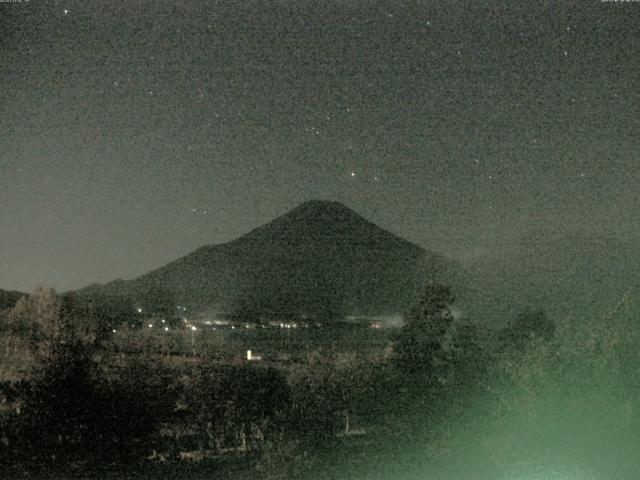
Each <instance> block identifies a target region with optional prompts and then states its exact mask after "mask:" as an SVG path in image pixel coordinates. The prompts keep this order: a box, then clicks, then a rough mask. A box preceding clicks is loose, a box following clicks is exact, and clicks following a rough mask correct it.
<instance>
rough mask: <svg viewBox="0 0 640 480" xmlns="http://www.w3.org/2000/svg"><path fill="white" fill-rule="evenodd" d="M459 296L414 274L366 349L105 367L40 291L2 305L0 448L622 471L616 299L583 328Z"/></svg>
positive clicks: (249, 469)
mask: <svg viewBox="0 0 640 480" xmlns="http://www.w3.org/2000/svg"><path fill="white" fill-rule="evenodd" d="M453 303H454V296H453V293H452V291H451V289H450V288H449V287H447V286H443V285H439V284H429V285H427V286H425V287H424V289H423V290H422V291H421V294H420V295H419V297H418V298H417V299H416V302H415V304H414V305H413V307H412V308H411V309H410V310H409V312H407V315H406V322H405V326H404V327H403V328H402V329H400V330H399V332H398V334H397V336H396V338H395V339H394V341H392V342H391V343H390V344H389V345H388V347H387V349H386V350H385V351H384V352H379V354H376V355H373V354H371V355H369V354H367V352H364V353H363V352H362V349H361V348H360V349H359V350H358V351H354V352H353V353H345V352H336V351H330V350H324V351H315V352H311V353H310V354H309V355H308V357H307V359H306V361H305V362H295V363H293V364H290V365H287V367H286V368H282V369H276V368H272V367H267V366H263V365H259V364H245V365H220V364H219V363H216V362H215V361H213V359H209V358H206V357H205V358H203V359H201V361H199V362H197V363H193V364H184V365H181V366H171V365H166V364H162V363H161V362H158V360H157V358H156V357H153V356H145V355H139V356H136V357H132V358H126V359H124V360H123V362H122V363H121V364H119V365H118V366H117V368H107V365H106V362H105V357H104V355H105V352H104V350H103V349H102V348H101V345H102V344H101V342H103V340H104V338H105V336H104V335H103V334H102V331H103V329H102V327H101V326H100V325H99V322H97V318H98V317H97V316H96V314H95V313H96V312H95V309H94V308H93V307H92V306H91V305H88V304H85V303H83V302H82V301H78V298H77V297H73V296H67V297H58V296H55V295H53V294H52V293H51V292H49V293H47V292H38V293H37V294H36V295H34V296H32V297H31V298H30V299H27V300H25V301H23V302H22V303H20V302H19V304H18V305H16V307H15V308H14V309H13V310H12V311H11V312H10V314H5V315H3V317H2V322H3V329H4V332H5V333H4V335H5V336H11V335H14V336H21V338H23V339H26V341H25V343H23V344H22V345H24V346H25V348H29V349H30V355H31V356H32V359H33V362H32V366H31V368H32V371H31V375H30V377H29V379H28V380H26V381H21V382H11V383H9V382H7V383H5V384H4V385H2V386H1V387H0V406H2V410H0V461H1V462H2V464H3V465H4V469H5V470H7V471H9V472H10V473H11V472H12V473H11V474H14V475H15V474H16V472H21V471H31V470H32V469H34V468H47V469H50V468H63V467H64V468H68V466H69V465H76V466H77V468H78V469H79V470H87V469H89V470H90V469H91V468H94V467H95V468H98V466H102V467H104V465H121V466H125V465H134V464H148V463H149V462H159V463H165V464H180V463H181V462H182V461H184V460H198V461H202V462H203V463H204V464H209V465H211V468H214V469H219V471H220V473H221V474H222V473H224V469H228V468H231V467H230V466H229V463H228V459H238V465H241V468H242V469H243V471H245V473H247V474H251V475H253V476H256V475H257V477H258V478H312V477H314V476H317V477H318V478H323V477H324V478H326V475H329V476H333V477H334V478H335V477H338V478H351V477H352V476H357V475H360V476H362V475H365V476H366V478H390V476H396V477H397V476H399V475H400V476H401V478H413V476H412V475H415V478H424V476H425V475H426V473H425V472H428V475H429V476H430V477H431V478H438V475H439V474H440V475H442V478H452V475H453V476H454V477H455V478H458V479H464V478H469V479H471V478H485V477H486V478H495V476H496V475H501V474H504V472H505V471H507V470H509V469H515V470H513V471H514V472H516V473H517V472H518V468H520V467H519V466H522V465H532V464H535V463H536V462H538V463H540V464H548V465H551V464H553V465H559V464H562V463H563V462H564V463H567V462H569V463H571V462H573V463H571V464H572V465H579V466H580V468H581V469H586V470H591V471H596V472H598V473H600V474H606V475H609V476H610V475H612V474H613V473H615V475H616V478H632V477H626V476H625V475H626V474H630V472H632V471H635V470H634V469H635V468H636V467H638V466H640V465H636V464H635V463H637V462H635V461H633V460H630V459H634V458H636V457H635V456H633V455H629V456H624V455H623V456H622V457H621V455H620V452H623V454H624V453H625V448H627V446H633V445H638V444H640V435H639V434H637V433H636V432H638V431H640V428H637V427H640V422H639V420H640V417H639V416H638V412H639V411H640V401H638V400H637V399H638V398H640V395H639V394H640V374H639V373H637V372H639V371H640V369H638V368H637V367H638V366H640V358H639V356H638V355H639V354H638V351H639V350H638V349H637V346H638V343H639V342H638V341H637V337H636V336H635V331H634V327H633V325H632V324H629V323H628V322H626V323H625V321H623V320H624V319H621V318H617V317H616V315H615V312H613V313H612V315H611V316H610V317H608V318H606V319H604V320H605V321H604V322H602V324H597V325H583V326H582V328H581V329H576V328H574V327H575V325H576V324H575V323H571V322H557V321H554V320H553V319H550V318H548V316H547V315H546V314H545V312H544V310H541V309H538V310H523V311H522V312H521V313H520V314H518V315H516V316H515V317H514V318H513V320H512V322H510V324H508V325H507V326H505V327H504V328H501V329H498V330H495V331H491V330H486V329H483V328H482V327H481V325H480V324H478V323H471V322H470V321H462V320H460V319H456V318H454V316H453V315H452V313H451V306H452V304H453ZM358 439H361V440H358ZM614 447H615V448H614ZM629 448H630V447H629ZM220 458H225V459H227V460H225V461H226V462H227V463H224V462H223V463H220ZM595 459H597V460H595ZM207 462H208V463H207ZM212 462H213V463H212ZM216 462H217V463H216ZM554 468H555V467H554ZM576 468H577V467H576ZM394 469H397V470H394ZM327 471H333V473H331V472H330V473H327ZM509 471H511V470H509ZM398 472H402V473H398ZM238 475H239V474H238V473H237V472H236V476H235V477H234V478H239V477H238ZM314 478H315V477H314ZM611 478H612V477H611Z"/></svg>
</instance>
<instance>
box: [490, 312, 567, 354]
mask: <svg viewBox="0 0 640 480" xmlns="http://www.w3.org/2000/svg"><path fill="white" fill-rule="evenodd" d="M555 331H556V324H555V323H554V321H553V320H551V319H550V318H549V317H548V316H547V314H546V313H545V311H544V310H543V309H542V308H538V309H536V310H532V309H530V308H525V309H524V310H522V311H521V312H520V313H519V314H518V315H517V316H516V317H515V318H514V319H513V320H512V321H511V322H510V323H509V325H507V327H505V328H503V329H502V330H501V331H500V332H499V333H498V344H499V347H500V348H501V349H502V350H505V349H507V350H508V349H514V350H522V349H523V348H526V347H527V345H528V344H530V343H531V342H532V341H534V340H541V341H543V342H547V341H549V340H551V339H552V338H553V337H554V335H555Z"/></svg>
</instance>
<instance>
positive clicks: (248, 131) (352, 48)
mask: <svg viewBox="0 0 640 480" xmlns="http://www.w3.org/2000/svg"><path fill="white" fill-rule="evenodd" d="M639 34H640V2H602V1H600V0H580V1H573V2H567V1H562V0H554V1H535V0H527V1H506V0H505V1H497V0H485V1H480V0H476V1H472V0H465V1H455V0H447V1H431V2H427V1H425V2H402V1H379V2H373V1H355V0H343V1H320V2H311V1H305V0H295V1H293V0H291V1H284V0H282V1H278V2H266V1H265V2H254V1H249V0H242V1H238V0H234V1H230V2H225V1H208V2H204V1H198V0H195V1H193V0H190V1H180V0H175V1H138V0H135V1H117V2H115V1H87V0H84V1H79V2H73V1H56V2H44V1H39V0H30V1H28V2H27V1H26V0H22V2H15V1H14V2H12V3H6V2H5V3H0V288H3V289H20V290H26V291H30V290H32V289H33V288H35V287H36V286H39V285H45V286H52V287H55V288H57V289H59V290H66V289H70V288H78V287H81V286H85V285H87V284H90V283H93V282H105V281H110V280H113V279H115V278H132V277H134V276H137V275H140V274H142V273H145V272H147V271H149V270H151V269H153V268H156V267H159V266H161V265H163V264H165V263H167V262H169V261H171V260H174V259H176V258H178V257H180V256H182V255H185V254H187V253H189V252H191V251H192V250H194V249H195V248H197V247H199V246H202V245H205V244H212V243H221V242H225V241H229V240H232V239H234V238H236V237H238V236H240V235H242V234H244V233H246V232H248V231H249V230H251V229H252V228H255V227H257V226H259V225H260V224H263V223H265V222H267V221H269V220H271V219H273V218H274V217H276V216H278V215H281V214H283V213H285V212H287V211H288V210H290V209H292V208H294V207H295V206H297V205H298V204H299V203H301V202H303V201H305V200H308V199H327V200H337V201H340V202H343V203H345V204H346V205H347V206H349V207H351V208H352V209H354V210H355V211H357V212H358V213H360V214H361V215H363V216H365V217H366V218H368V219H369V220H371V221H373V222H375V223H377V224H378V225H380V226H382V227H384V228H386V229H388V230H391V231H392V232H394V233H396V234H399V235H401V236H403V237H405V238H407V239H408V240H411V241H414V242H416V243H418V244H419V245H421V246H424V247H426V248H430V249H433V250H436V251H440V252H444V253H447V254H449V255H452V256H454V257H456V258H460V259H464V258H471V257H474V256H477V255H481V254H484V253H491V254H496V253H499V252H500V251H501V249H506V248H508V246H509V245H510V244H512V243H513V242H514V239H516V238H518V237H519V236H521V235H527V233H528V232H532V231H537V232H540V231H572V232H573V231H578V232H596V233H598V234H603V235H611V236H615V237H620V238H624V239H626V240H629V241H631V240H630V239H635V238H640V234H639V233H638V232H639V231H640V228H637V229H636V227H635V225H634V223H636V224H637V223H638V222H634V220H635V216H636V213H635V212H637V211H638V209H639V208H640V196H639V193H638V192H640V190H639V189H638V181H639V180H640V130H639V127H640V106H639V103H640V43H639V42H638V38H640V36H639Z"/></svg>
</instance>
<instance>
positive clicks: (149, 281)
mask: <svg viewBox="0 0 640 480" xmlns="http://www.w3.org/2000/svg"><path fill="white" fill-rule="evenodd" d="M452 270H454V267H453V265H452V263H451V262H449V261H448V260H447V259H445V258H444V257H441V256H439V255H436V254H434V253H432V252H428V251H425V250H424V249H422V248H420V247H418V246H417V245H415V244H413V243H411V242H408V241H406V240H404V239H402V238H400V237H398V236H396V235H394V234H392V233H390V232H387V231H386V230H383V229H382V228H380V227H378V226H376V225H375V224H373V223H371V222H369V221H367V220H365V219H364V218H362V217H361V216H360V215H358V214H357V213H355V212H354V211H352V210H350V209H349V208H347V207H346V206H344V205H342V204H340V203H338V202H328V201H309V202H306V203H303V204H302V205H300V206H298V207H296V208H294V209H293V210H291V211H290V212H288V213H286V214H285V215H283V216H281V217H279V218H276V219H275V220H273V221H271V222H269V223H267V224H265V225H263V226H261V227H259V228H256V229H255V230H253V231H251V232H249V233H247V234H246V235H243V236H242V237H240V238H238V239H236V240H234V241H231V242H229V243H225V244H220V245H209V246H205V247H201V248H199V249H197V250H196V251H194V252H193V253H191V254H189V255H187V256H185V257H182V258H180V259H178V260H175V261H174V262H171V263H169V264H168V265H166V266H164V267H161V268H158V269H157V270H154V271H152V272H149V273H147V274H145V275H143V276H141V277H139V278H136V279H134V280H129V281H123V280H117V281H115V282H111V283H109V284H106V285H103V286H100V285H92V286H90V287H87V288H85V289H83V290H81V291H80V293H81V294H85V295H91V294H92V295H98V294H99V295H107V296H118V297H123V298H130V299H135V301H136V302H138V303H139V304H140V303H144V304H145V305H148V306H149V308H151V309H153V310H156V311H157V310H158V309H159V307H161V308H167V307H168V306H167V304H173V303H176V304H178V305H183V304H184V305H189V306H190V307H192V308H193V307H195V308H199V309H205V308H207V309H210V310H214V311H217V312H222V313H226V314H231V315H232V316H237V317H242V318H251V319H256V318H258V317H263V318H285V317H290V318H300V317H305V316H306V317H310V318H318V319H329V318H340V317H344V316H345V315H350V314H354V315H355V314H357V315H371V314H377V315H380V314H383V315H384V314H394V313H401V312H404V311H405V309H406V308H407V306H408V305H409V304H410V303H411V301H412V300H413V298H414V295H415V291H416V289H417V288H419V287H420V286H421V285H423V284H424V283H425V282H426V281H427V280H429V279H438V278H442V277H443V276H444V277H446V276H447V275H448V274H450V272H451V271H452ZM162 304H164V305H162Z"/></svg>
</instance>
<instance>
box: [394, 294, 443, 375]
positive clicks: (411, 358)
mask: <svg viewBox="0 0 640 480" xmlns="http://www.w3.org/2000/svg"><path fill="white" fill-rule="evenodd" d="M453 301H454V296H453V294H452V293H451V287H449V286H446V285H441V284H438V283H428V284H427V285H426V286H425V287H424V289H423V290H422V292H421V293H420V294H419V296H418V298H417V300H416V302H415V304H414V305H413V306H412V307H411V309H410V310H409V312H408V313H407V315H406V317H405V318H406V320H405V325H404V326H403V327H402V330H401V333H400V337H399V340H398V343H397V347H396V353H397V354H398V362H399V366H400V368H401V369H402V370H404V371H405V372H407V373H426V374H427V375H428V376H430V377H431V378H440V379H442V375H443V374H444V372H445V370H446V368H447V363H448V361H449V360H450V359H449V357H450V355H451V353H452V348H451V346H452V345H451V333H452V332H451V328H452V324H453V314H452V313H451V304H452V303H453Z"/></svg>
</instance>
